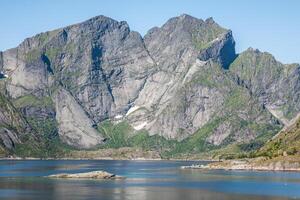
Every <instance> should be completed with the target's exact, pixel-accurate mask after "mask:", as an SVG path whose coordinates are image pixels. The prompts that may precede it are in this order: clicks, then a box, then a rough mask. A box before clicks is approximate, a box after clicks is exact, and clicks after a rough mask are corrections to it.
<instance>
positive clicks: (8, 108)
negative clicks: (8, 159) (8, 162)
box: [0, 93, 35, 151]
mask: <svg viewBox="0 0 300 200" xmlns="http://www.w3.org/2000/svg"><path fill="white" fill-rule="evenodd" d="M28 134H31V135H32V136H33V137H35V133H34V131H33V130H32V129H31V127H30V125H29V124H28V123H27V122H26V120H25V119H24V118H23V117H22V116H21V115H20V114H19V113H18V111H17V110H16V109H15V108H14V106H13V105H12V104H11V103H10V102H9V100H8V99H7V98H6V97H5V96H4V95H2V93H0V146H3V147H5V148H6V149H8V150H10V151H11V150H13V149H14V147H15V146H16V144H20V143H22V142H24V141H23V137H26V136H27V135H28Z"/></svg>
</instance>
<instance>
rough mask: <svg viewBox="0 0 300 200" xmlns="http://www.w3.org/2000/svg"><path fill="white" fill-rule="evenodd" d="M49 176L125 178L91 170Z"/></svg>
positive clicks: (63, 177) (65, 177)
mask: <svg viewBox="0 0 300 200" xmlns="http://www.w3.org/2000/svg"><path fill="white" fill-rule="evenodd" d="M46 177H47V178H62V179H110V180H112V179H113V180H115V179H124V177H122V176H117V175H115V174H112V173H109V172H106V171H91V172H82V173H61V174H53V175H49V176H46Z"/></svg>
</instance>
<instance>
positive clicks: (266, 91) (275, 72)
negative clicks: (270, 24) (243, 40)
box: [230, 48, 300, 125]
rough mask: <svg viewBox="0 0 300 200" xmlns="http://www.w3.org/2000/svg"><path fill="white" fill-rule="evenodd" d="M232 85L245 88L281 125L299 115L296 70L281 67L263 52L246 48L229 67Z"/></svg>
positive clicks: (295, 67)
mask: <svg viewBox="0 0 300 200" xmlns="http://www.w3.org/2000/svg"><path fill="white" fill-rule="evenodd" d="M230 70H231V71H232V72H233V73H234V74H235V77H236V81H237V82H238V83H239V84H240V85H243V86H244V87H246V88H248V89H249V90H250V91H251V93H252V95H253V96H255V97H257V98H258V99H259V101H260V103H261V104H262V105H264V106H265V107H266V108H267V109H268V110H269V111H270V112H271V113H272V114H273V115H274V116H275V117H277V118H278V119H279V120H280V121H281V122H282V123H283V124H285V125H288V124H289V122H290V121H291V120H292V119H293V118H294V117H296V116H297V114H298V113H299V112H300V66H299V64H291V65H284V64H282V63H280V62H278V61H276V60H275V58H274V57H273V56H272V55H271V54H269V53H265V52H260V51H259V50H255V49H252V48H249V49H248V50H247V51H245V52H243V53H241V54H240V55H239V56H238V58H237V59H236V60H235V61H234V62H233V63H232V65H231V66H230Z"/></svg>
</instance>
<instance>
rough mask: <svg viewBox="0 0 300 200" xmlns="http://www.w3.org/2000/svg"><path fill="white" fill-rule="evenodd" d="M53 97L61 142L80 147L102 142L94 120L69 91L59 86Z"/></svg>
mask: <svg viewBox="0 0 300 200" xmlns="http://www.w3.org/2000/svg"><path fill="white" fill-rule="evenodd" d="M54 98H55V100H54V102H55V107H56V112H57V113H56V120H57V122H58V129H59V136H60V138H61V140H62V141H63V142H65V143H67V144H69V145H71V146H76V147H77V148H82V149H88V148H92V147H94V146H96V145H98V144H101V143H102V142H103V137H102V136H101V135H100V134H99V133H98V132H97V131H96V129H95V128H94V125H95V124H94V122H93V121H92V120H91V119H90V118H89V117H88V116H87V114H86V113H85V111H84V110H83V109H82V107H81V106H80V105H79V104H78V103H77V102H76V100H75V99H74V98H73V97H72V96H71V94H70V93H69V92H67V91H66V90H65V89H63V88H59V89H58V90H57V91H56V94H55V97H54Z"/></svg>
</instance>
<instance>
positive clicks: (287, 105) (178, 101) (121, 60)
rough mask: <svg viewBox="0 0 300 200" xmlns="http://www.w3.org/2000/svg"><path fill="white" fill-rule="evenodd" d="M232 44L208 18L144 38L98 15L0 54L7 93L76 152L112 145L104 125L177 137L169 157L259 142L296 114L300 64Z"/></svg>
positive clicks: (39, 126)
mask: <svg viewBox="0 0 300 200" xmlns="http://www.w3.org/2000/svg"><path fill="white" fill-rule="evenodd" d="M234 46H235V42H234V39H233V37H232V33H231V31H230V30H227V29H224V28H222V27H220V26H219V25H218V24H217V23H216V22H214V21H213V19H212V18H209V19H207V20H205V21H203V20H201V19H197V18H194V17H191V16H189V15H181V16H178V17H174V18H172V19H170V20H168V21H167V22H166V23H165V24H164V25H163V26H162V27H160V28H158V27H155V28H152V29H151V30H149V31H148V33H147V34H146V35H145V36H144V38H142V37H141V36H140V34H139V33H137V32H134V31H131V30H130V28H129V26H128V24H127V23H126V22H117V21H115V20H113V19H110V18H108V17H105V16H98V17H94V18H92V19H90V20H87V21H85V22H82V23H79V24H75V25H71V26H68V27H65V28H61V29H57V30H53V31H49V32H45V33H41V34H38V35H36V36H34V37H32V38H28V39H26V40H25V41H24V42H23V43H21V44H20V45H19V46H18V47H16V48H13V49H9V50H7V51H4V52H3V53H0V69H1V71H3V73H5V74H6V75H7V76H8V77H7V78H5V79H4V80H2V81H4V82H5V84H4V90H3V91H2V93H3V92H4V91H5V93H6V96H7V97H8V100H9V101H10V102H12V104H11V105H12V106H13V107H14V108H15V109H16V111H17V112H18V113H19V115H20V116H24V119H25V121H26V122H27V123H28V124H29V125H30V126H32V127H33V128H34V129H35V130H36V131H37V132H38V133H39V134H40V135H44V136H46V138H47V140H53V138H54V139H57V137H59V139H60V141H62V142H64V143H65V144H67V145H70V146H73V147H75V148H80V149H90V148H96V147H97V146H98V145H103V144H105V143H106V139H109V138H105V137H106V136H107V135H110V133H104V132H101V131H98V130H102V129H101V126H102V125H103V122H107V121H110V122H112V123H106V124H110V125H111V126H113V125H114V124H117V123H120V122H122V123H124V124H127V123H128V126H131V128H128V130H131V132H132V133H130V134H129V135H128V137H133V136H134V137H136V135H137V134H141V132H142V130H143V131H144V132H146V133H147V134H149V135H161V136H163V138H165V139H174V144H173V146H172V145H170V146H171V147H170V148H174V149H175V150H174V149H173V150H170V152H173V151H174V152H175V151H180V152H185V151H188V152H190V153H193V152H199V151H206V150H208V149H214V148H221V147H226V146H227V145H229V144H236V143H247V142H250V141H251V142H258V143H262V142H264V141H265V140H266V139H268V138H270V137H272V135H274V134H275V133H276V132H277V130H278V129H279V128H280V127H281V124H280V123H279V122H278V121H277V119H279V120H280V121H281V122H282V123H286V122H287V120H289V119H291V118H293V117H294V116H295V115H296V113H297V112H299V108H298V107H299V105H298V104H299V101H298V97H299V94H298V91H299V90H297V89H298V88H299V65H283V64H281V63H279V62H277V61H276V60H275V59H274V58H273V57H272V56H271V55H269V54H266V53H260V52H257V51H255V50H248V51H246V52H244V53H241V54H240V55H238V57H237V55H236V54H235V48H234ZM228 69H229V70H228ZM290 85H292V86H293V87H292V88H289V87H288V86H290ZM287 88H289V89H287ZM286 97H288V98H286ZM108 130H111V128H109V129H108ZM120 131H121V132H122V130H120ZM24 132H26V133H29V132H30V131H24ZM112 132H113V131H112ZM117 132H119V130H118V131H117ZM127 132H128V131H127ZM144 132H143V133H144ZM15 134H16V135H17V136H18V135H19V133H18V132H16V133H15ZM4 135H5V134H1V136H3V137H6V136H4ZM6 135H7V134H6ZM126 137H127V136H126ZM17 138H18V137H17ZM157 138H160V137H157ZM261 138H262V139H261ZM160 139H161V138H160ZM172 141H173V140H172ZM177 141H181V142H180V143H178V142H177ZM16 142H18V141H17V140H16ZM174 146H176V147H174ZM49 148H52V147H49Z"/></svg>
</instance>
